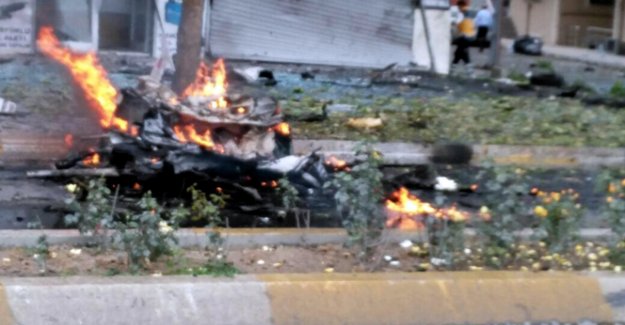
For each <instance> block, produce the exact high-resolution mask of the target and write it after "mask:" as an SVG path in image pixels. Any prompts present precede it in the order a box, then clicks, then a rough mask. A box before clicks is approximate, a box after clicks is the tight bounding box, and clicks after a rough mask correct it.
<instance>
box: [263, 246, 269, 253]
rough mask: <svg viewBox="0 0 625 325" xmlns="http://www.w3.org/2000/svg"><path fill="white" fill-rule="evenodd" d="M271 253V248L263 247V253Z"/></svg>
mask: <svg viewBox="0 0 625 325" xmlns="http://www.w3.org/2000/svg"><path fill="white" fill-rule="evenodd" d="M269 251H271V247H269V246H267V245H263V252H269Z"/></svg>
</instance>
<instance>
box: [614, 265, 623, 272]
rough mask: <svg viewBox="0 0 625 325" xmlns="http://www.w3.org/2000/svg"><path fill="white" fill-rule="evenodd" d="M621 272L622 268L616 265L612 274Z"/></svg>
mask: <svg viewBox="0 0 625 325" xmlns="http://www.w3.org/2000/svg"><path fill="white" fill-rule="evenodd" d="M621 271H623V268H622V267H621V266H620V265H617V266H615V267H614V272H621Z"/></svg>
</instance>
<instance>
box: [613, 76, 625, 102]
mask: <svg viewBox="0 0 625 325" xmlns="http://www.w3.org/2000/svg"><path fill="white" fill-rule="evenodd" d="M610 96H612V97H615V98H625V85H624V84H623V83H622V82H621V81H620V80H617V81H616V82H615V83H614V85H612V88H610Z"/></svg>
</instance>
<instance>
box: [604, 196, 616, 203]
mask: <svg viewBox="0 0 625 325" xmlns="http://www.w3.org/2000/svg"><path fill="white" fill-rule="evenodd" d="M605 201H606V202H608V203H612V201H614V198H613V197H611V196H608V197H606V198H605Z"/></svg>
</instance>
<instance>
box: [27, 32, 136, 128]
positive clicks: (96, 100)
mask: <svg viewBox="0 0 625 325" xmlns="http://www.w3.org/2000/svg"><path fill="white" fill-rule="evenodd" d="M37 46H38V47H39V50H41V52H42V53H44V54H45V55H47V56H49V57H50V58H52V59H53V60H55V61H57V62H59V63H61V64H62V65H64V66H65V67H66V68H68V69H69V72H70V74H71V76H72V78H73V79H74V81H75V82H76V83H77V84H78V86H79V87H80V89H81V90H82V92H83V94H84V96H85V98H86V100H87V102H88V103H89V106H90V107H91V108H92V109H94V110H95V111H96V112H97V114H98V116H99V117H100V125H102V126H103V127H104V128H111V127H114V128H117V129H119V130H121V131H124V132H127V131H128V121H126V120H124V119H121V118H119V117H116V116H115V110H116V109H117V104H116V99H117V89H115V87H113V85H112V84H111V82H110V81H109V79H108V77H107V74H106V71H105V70H104V68H103V67H102V65H101V64H100V62H99V61H98V58H97V57H96V55H95V53H93V52H89V53H85V54H79V53H73V52H71V51H70V50H69V49H67V48H64V47H63V46H62V45H61V43H60V42H59V40H58V39H57V38H56V36H55V35H54V30H53V29H52V27H42V28H41V30H40V31H39V36H38V38H37Z"/></svg>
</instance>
